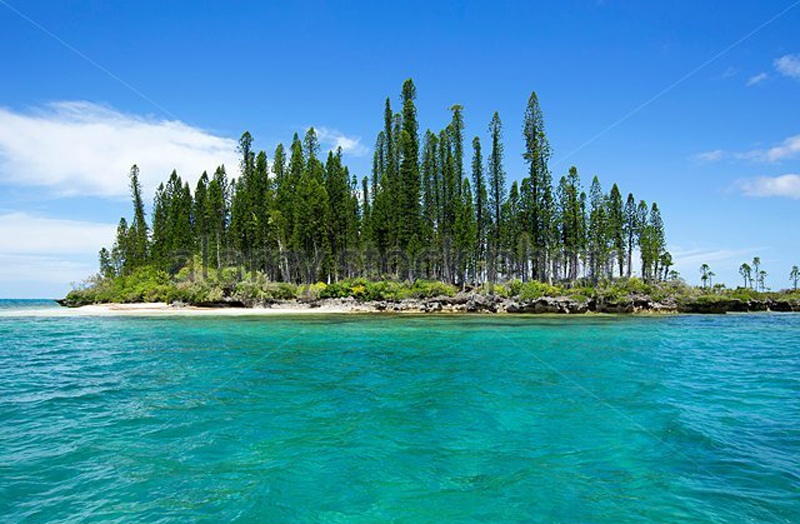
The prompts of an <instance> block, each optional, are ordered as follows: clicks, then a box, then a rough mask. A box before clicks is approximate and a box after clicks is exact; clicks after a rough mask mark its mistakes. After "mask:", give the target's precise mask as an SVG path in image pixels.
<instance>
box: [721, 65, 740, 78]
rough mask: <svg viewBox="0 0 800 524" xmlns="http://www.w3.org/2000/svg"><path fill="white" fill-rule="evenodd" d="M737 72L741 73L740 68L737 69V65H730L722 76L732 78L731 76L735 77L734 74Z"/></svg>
mask: <svg viewBox="0 0 800 524" xmlns="http://www.w3.org/2000/svg"><path fill="white" fill-rule="evenodd" d="M737 74H739V70H738V69H736V68H735V67H730V66H729V67H728V68H727V69H725V71H724V72H723V73H722V78H731V77H733V76H736V75H737Z"/></svg>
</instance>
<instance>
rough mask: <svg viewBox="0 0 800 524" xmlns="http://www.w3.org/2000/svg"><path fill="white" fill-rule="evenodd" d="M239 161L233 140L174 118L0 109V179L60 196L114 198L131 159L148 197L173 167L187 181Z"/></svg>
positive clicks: (67, 108)
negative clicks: (138, 172) (222, 165)
mask: <svg viewBox="0 0 800 524" xmlns="http://www.w3.org/2000/svg"><path fill="white" fill-rule="evenodd" d="M223 163H224V164H225V165H226V167H227V168H228V172H229V174H235V167H236V165H237V157H236V141H234V140H232V139H230V138H224V137H220V136H215V135H212V134H210V133H207V132H205V131H203V130H201V129H198V128H195V127H191V126H189V125H186V124H184V123H182V122H179V121H170V120H158V119H155V118H150V117H141V116H136V115H129V114H124V113H121V112H119V111H116V110H114V109H112V108H110V107H107V106H102V105H98V104H93V103H90V102H58V103H53V104H49V105H47V106H46V107H44V108H42V109H39V110H37V111H34V112H32V113H30V114H24V113H20V112H15V111H12V110H10V109H7V108H0V181H2V182H5V183H10V184H17V185H26V186H42V187H47V188H50V189H51V190H52V191H54V192H56V193H59V194H61V195H73V194H80V195H97V196H120V195H126V194H127V193H128V177H127V174H128V171H129V170H130V167H131V165H133V164H137V165H138V166H139V168H140V170H141V173H140V178H141V182H142V185H143V186H144V190H145V193H146V194H150V193H152V191H153V189H154V188H155V186H156V185H158V183H159V182H161V181H162V180H164V179H165V178H166V177H167V176H168V175H169V173H170V172H171V171H172V169H177V170H178V173H179V174H181V175H182V176H183V177H184V178H187V179H189V180H191V179H196V178H197V177H198V176H199V175H200V173H202V172H203V171H204V170H207V171H212V170H213V169H214V168H215V167H216V166H218V165H219V164H223Z"/></svg>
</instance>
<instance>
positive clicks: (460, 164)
mask: <svg viewBox="0 0 800 524" xmlns="http://www.w3.org/2000/svg"><path fill="white" fill-rule="evenodd" d="M450 111H452V112H453V117H452V120H451V121H450V129H451V137H450V142H451V144H452V146H453V167H454V171H455V180H456V185H455V191H456V193H457V194H461V180H463V178H464V106H461V105H458V104H456V105H454V106H452V107H451V108H450Z"/></svg>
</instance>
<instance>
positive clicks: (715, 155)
mask: <svg viewBox="0 0 800 524" xmlns="http://www.w3.org/2000/svg"><path fill="white" fill-rule="evenodd" d="M723 156H725V151H723V150H722V149H714V150H713V151H704V152H702V153H697V154H696V155H694V156H693V157H692V158H694V159H695V160H697V161H698V162H719V161H720V160H722V157H723Z"/></svg>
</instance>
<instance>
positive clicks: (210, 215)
mask: <svg viewBox="0 0 800 524" xmlns="http://www.w3.org/2000/svg"><path fill="white" fill-rule="evenodd" d="M228 186H229V184H228V175H227V173H226V172H225V166H219V167H217V169H216V170H215V171H214V176H213V178H212V179H211V181H210V182H209V183H208V190H207V196H206V217H207V220H208V228H207V229H208V231H209V235H210V238H211V242H210V247H209V256H210V258H211V259H212V260H213V262H214V267H215V268H216V269H219V268H221V267H222V265H223V253H224V250H225V232H226V230H227V227H228V213H229V209H228V207H229V206H228V191H229V188H228Z"/></svg>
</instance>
